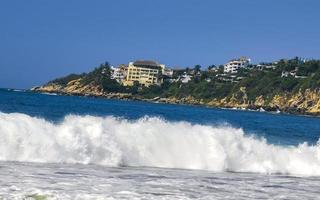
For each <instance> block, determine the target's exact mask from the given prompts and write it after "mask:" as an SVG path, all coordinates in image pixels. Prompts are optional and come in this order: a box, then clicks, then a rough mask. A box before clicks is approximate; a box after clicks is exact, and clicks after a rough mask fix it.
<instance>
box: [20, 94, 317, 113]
mask: <svg viewBox="0 0 320 200" xmlns="http://www.w3.org/2000/svg"><path fill="white" fill-rule="evenodd" d="M25 91H29V92H32V93H39V94H45V95H52V96H54V95H61V96H78V97H89V98H101V99H108V100H120V101H139V102H148V103H152V104H169V105H186V106H200V107H205V108H217V109H223V110H234V111H249V112H260V113H269V114H285V115H293V116H304V117H320V113H308V112H298V111H297V110H293V109H289V110H281V109H274V108H271V107H266V106H260V107H259V106H254V105H248V106H247V107H244V106H243V105H241V106H239V105H238V106H235V107H232V106H214V105H209V104H208V103H203V102H202V103H200V102H197V103H191V102H188V101H184V100H183V99H175V100H176V101H172V100H171V99H170V98H160V97H155V98H153V99H146V98H141V97H139V96H134V95H132V94H129V93H108V94H83V93H67V92H61V91H42V90H25ZM197 101H199V100H197Z"/></svg>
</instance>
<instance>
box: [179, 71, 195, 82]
mask: <svg viewBox="0 0 320 200" xmlns="http://www.w3.org/2000/svg"><path fill="white" fill-rule="evenodd" d="M191 78H192V76H191V75H189V74H187V73H186V72H184V73H183V74H182V76H181V77H180V78H179V79H180V81H181V82H182V83H188V82H189V81H191Z"/></svg>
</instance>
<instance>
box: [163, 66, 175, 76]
mask: <svg viewBox="0 0 320 200" xmlns="http://www.w3.org/2000/svg"><path fill="white" fill-rule="evenodd" d="M162 74H163V75H164V76H167V77H172V76H173V70H172V69H168V68H164V69H163V71H162Z"/></svg>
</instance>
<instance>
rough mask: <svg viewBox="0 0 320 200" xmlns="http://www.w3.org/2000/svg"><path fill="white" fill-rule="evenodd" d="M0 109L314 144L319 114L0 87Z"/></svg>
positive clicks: (55, 117) (319, 125)
mask: <svg viewBox="0 0 320 200" xmlns="http://www.w3.org/2000/svg"><path fill="white" fill-rule="evenodd" d="M0 112H4V113H24V114H27V115H30V116H35V117H40V118H44V119H46V120H49V121H53V122H55V123H58V122H59V121H61V120H63V118H64V117H65V116H66V115H69V114H75V115H81V116H83V115H92V116H116V117H122V118H125V119H131V120H134V119H139V118H141V117H144V116H149V117H153V116H156V117H161V118H163V119H165V120H168V121H187V122H190V123H193V124H203V125H221V124H229V125H230V126H232V127H236V128H242V129H243V130H244V132H245V133H246V134H252V135H256V136H258V137H264V138H266V139H267V141H268V142H269V143H272V144H280V145H297V144H300V143H303V142H308V143H309V144H316V143H317V141H318V139H319V138H320V118H319V117H310V116H296V115H288V114H275V113H266V112H253V111H242V110H227V109H218V108H207V107H202V106H190V105H169V104H155V103H147V102H139V101H119V100H107V99H102V98H88V97H78V96H59V95H56V96H54V95H48V94H41V93H33V92H25V91H13V90H8V89H0Z"/></svg>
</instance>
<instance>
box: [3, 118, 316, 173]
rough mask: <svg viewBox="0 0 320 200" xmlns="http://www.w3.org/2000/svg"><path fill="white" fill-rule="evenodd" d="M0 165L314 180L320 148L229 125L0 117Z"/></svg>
mask: <svg viewBox="0 0 320 200" xmlns="http://www.w3.org/2000/svg"><path fill="white" fill-rule="evenodd" d="M0 160H2V161H22V162H43V163H46V162H50V163H81V164H98V165H107V166H122V165H125V166H149V167H165V168H182V169H201V170H211V171H216V172H223V171H233V172H253V173H267V174H270V173H279V174H295V175H307V176H319V175H320V144H317V145H314V146H311V145H308V144H307V143H303V144H300V145H298V146H277V145H272V144H268V143H267V142H266V140H265V139H263V138H255V137H253V136H248V135H245V134H244V132H243V130H242V129H236V128H233V127H229V126H206V125H193V124H190V123H187V122H169V121H166V120H163V119H160V118H157V117H144V118H141V119H138V120H131V121H130V120H126V119H119V118H116V117H112V116H110V117H104V118H103V117H94V116H76V115H68V116H66V117H65V118H64V120H63V121H62V122H61V123H59V124H55V123H52V122H49V121H46V120H44V119H41V118H36V117H30V116H28V115H25V114H19V113H12V114H5V113H0Z"/></svg>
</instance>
